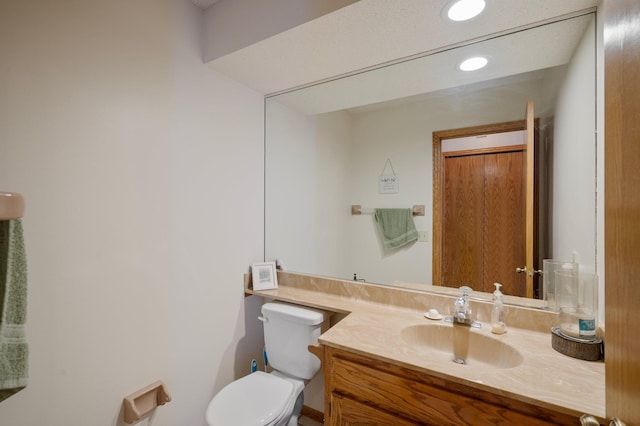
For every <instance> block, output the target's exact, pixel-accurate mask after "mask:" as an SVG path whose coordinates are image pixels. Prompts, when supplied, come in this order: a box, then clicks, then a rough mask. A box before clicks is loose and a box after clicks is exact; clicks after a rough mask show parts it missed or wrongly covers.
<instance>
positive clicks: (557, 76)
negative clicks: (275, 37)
mask: <svg viewBox="0 0 640 426" xmlns="http://www.w3.org/2000/svg"><path fill="white" fill-rule="evenodd" d="M478 55H481V56H484V57H487V58H488V59H489V63H488V65H487V66H486V67H485V68H483V69H482V70H479V71H476V72H463V71H460V70H459V69H458V68H457V67H458V64H459V63H460V62H461V61H462V60H463V59H466V58H467V57H469V56H478ZM529 100H533V101H534V104H535V116H536V118H538V119H539V123H540V125H539V143H540V144H541V145H540V147H541V148H540V152H541V156H542V157H541V160H542V161H543V162H544V167H543V174H542V177H541V178H540V179H542V180H543V183H544V185H545V187H546V191H545V195H544V197H542V198H541V201H540V205H538V206H537V208H538V211H539V212H540V214H539V216H538V218H539V220H541V221H544V224H545V226H544V229H546V231H545V232H546V235H545V236H544V237H545V238H544V241H545V242H544V244H543V246H542V247H541V248H540V256H539V258H540V260H541V259H542V258H565V259H570V258H572V257H576V258H577V260H578V262H579V263H580V265H581V267H582V266H583V265H584V266H585V267H587V268H592V269H595V268H596V262H597V255H596V247H597V243H596V236H595V230H596V229H597V226H598V221H600V220H602V218H599V217H598V216H597V214H596V194H597V188H596V181H597V178H596V168H597V155H596V153H597V146H596V145H597V142H596V140H597V139H596V131H595V129H596V24H595V14H594V13H585V14H583V15H580V16H572V17H567V18H564V19H559V20H557V21H555V22H549V23H545V24H544V25H540V26H536V27H533V28H526V29H520V30H517V31H513V32H511V33H509V34H504V35H500V36H496V37H490V38H488V39H487V38H485V39H483V40H477V41H472V42H469V43H466V44H464V45H462V46H459V47H456V48H453V49H447V50H443V51H439V52H436V53H432V54H428V55H424V56H422V57H416V58H412V59H411V60H407V61H403V62H398V63H394V64H391V65H387V66H383V67H380V68H377V69H374V70H369V71H367V72H363V73H356V74H354V75H350V76H346V77H342V78H338V79H335V80H330V81H327V82H323V83H322V84H316V85H313V86H309V87H305V88H301V89H298V90H293V91H290V92H287V93H282V94H278V95H276V96H271V97H268V98H267V100H266V112H265V114H266V132H265V147H266V150H265V161H266V164H265V182H266V183H265V185H266V188H265V259H267V260H274V259H280V260H281V262H282V263H283V265H284V266H285V267H286V268H287V269H288V270H291V271H296V272H303V273H309V274H314V275H322V276H328V277H335V278H340V279H346V280H351V279H354V278H355V279H358V280H364V281H367V282H371V283H378V284H387V285H398V286H405V287H411V288H414V289H424V290H425V291H437V290H439V288H437V287H436V286H433V285H432V284H433V283H432V276H433V260H432V259H433V255H434V247H433V217H434V215H433V149H432V137H433V133H434V132H438V131H443V130H447V129H457V128H463V127H470V126H481V125H486V124H490V123H499V122H509V121H514V120H522V119H523V118H524V114H525V106H526V104H527V101H529ZM387 160H389V161H390V163H391V164H392V165H393V172H394V173H395V174H396V176H397V178H398V182H399V185H398V190H397V192H395V193H380V191H379V187H378V178H379V176H380V175H381V174H382V173H383V169H384V168H385V165H387V169H386V170H385V173H389V167H388V162H387ZM352 205H361V206H362V208H363V209H364V210H365V212H366V211H367V210H369V209H373V208H411V207H412V206H413V205H424V206H425V213H424V215H423V216H415V218H414V221H415V225H416V228H417V229H418V231H419V232H420V234H421V241H418V242H415V243H413V244H411V245H409V246H406V247H403V248H401V249H398V250H395V251H390V252H389V251H385V250H383V247H382V244H381V240H380V237H379V235H378V232H377V228H376V223H375V218H374V216H373V215H372V214H362V215H352V214H351V206H352ZM536 266H537V267H539V268H540V267H541V266H542V265H536ZM354 275H355V277H354ZM458 284H459V285H470V286H471V287H474V283H451V286H452V287H457V286H458Z"/></svg>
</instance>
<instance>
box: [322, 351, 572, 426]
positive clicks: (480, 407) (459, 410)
mask: <svg viewBox="0 0 640 426" xmlns="http://www.w3.org/2000/svg"><path fill="white" fill-rule="evenodd" d="M322 349H323V351H324V353H323V358H324V360H323V369H324V374H325V425H327V426H329V425H330V426H355V425H367V426H383V425H384V426H389V425H398V426H405V425H406V426H409V425H550V424H560V425H564V424H566V425H577V424H580V421H579V419H578V417H575V416H571V415H568V414H565V413H561V412H558V411H554V410H550V409H547V408H541V407H538V406H536V405H532V404H527V403H524V402H521V401H518V400H515V399H512V398H509V397H505V396H501V395H497V394H493V393H491V392H487V391H482V390H478V389H475V388H472V387H469V386H466V385H461V384H458V383H454V382H450V381H447V380H445V379H442V378H439V377H435V376H431V375H428V374H425V373H422V372H417V371H414V370H410V369H407V368H403V367H399V366H397V365H393V364H390V363H387V362H382V361H378V360H375V359H372V358H369V357H365V356H362V355H358V354H355V353H351V352H348V351H344V350H339V349H335V348H331V347H327V346H323V347H322Z"/></svg>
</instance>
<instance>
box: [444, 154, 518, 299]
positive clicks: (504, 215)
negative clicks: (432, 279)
mask: <svg viewBox="0 0 640 426" xmlns="http://www.w3.org/2000/svg"><path fill="white" fill-rule="evenodd" d="M524 156H525V152H524V151H523V147H522V145H519V146H512V147H499V148H492V149H485V150H480V151H472V152H460V153H456V152H452V153H448V154H446V155H445V159H444V163H443V175H444V200H443V213H444V214H443V218H444V223H443V230H442V233H443V254H444V255H443V262H442V263H443V269H442V270H443V277H445V279H444V283H443V285H445V286H448V287H460V286H462V285H468V286H470V287H472V288H473V289H474V290H476V291H484V292H489V293H491V292H492V291H493V290H494V286H493V283H494V282H500V283H502V284H503V286H504V287H503V291H504V292H505V294H510V295H517V296H524V295H525V292H526V287H525V277H524V275H523V274H517V273H516V271H515V268H514V266H513V265H517V264H522V263H523V262H524V249H523V247H524V243H525V232H524V224H525V222H524V219H525V218H524V216H523V214H522V212H523V209H524V202H525V199H524V188H523V186H522V173H523V157H524Z"/></svg>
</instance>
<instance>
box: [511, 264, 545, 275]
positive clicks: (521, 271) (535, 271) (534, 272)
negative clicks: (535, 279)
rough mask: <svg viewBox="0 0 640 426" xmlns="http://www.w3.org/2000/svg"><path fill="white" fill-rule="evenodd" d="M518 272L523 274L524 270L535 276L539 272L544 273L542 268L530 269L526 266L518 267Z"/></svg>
mask: <svg viewBox="0 0 640 426" xmlns="http://www.w3.org/2000/svg"><path fill="white" fill-rule="evenodd" d="M516 272H517V273H518V274H522V273H523V272H524V273H526V274H527V275H528V276H530V277H532V276H534V275H535V274H538V275H540V274H542V271H541V270H538V269H534V270H532V271H530V270H528V269H527V267H526V266H525V267H524V268H516Z"/></svg>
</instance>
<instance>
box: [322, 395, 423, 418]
mask: <svg viewBox="0 0 640 426" xmlns="http://www.w3.org/2000/svg"><path fill="white" fill-rule="evenodd" d="M330 425H331V426H389V425H394V426H416V425H417V423H412V422H410V421H407V420H405V419H403V418H401V417H398V416H395V415H393V414H390V413H387V412H386V411H382V410H378V409H376V408H374V407H371V406H369V405H366V404H363V403H361V402H358V401H355V400H353V399H350V398H347V397H344V396H342V395H338V394H335V393H332V394H331V423H330Z"/></svg>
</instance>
